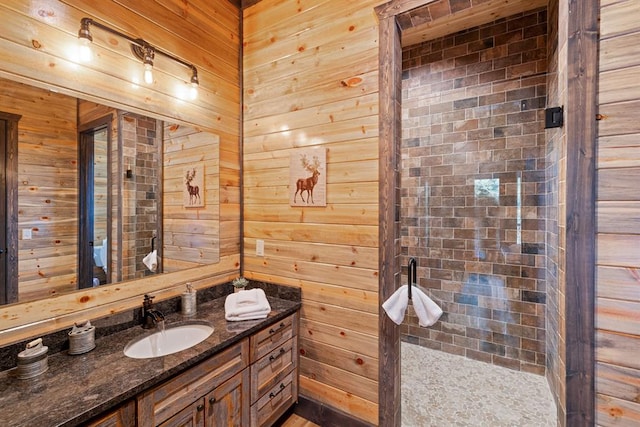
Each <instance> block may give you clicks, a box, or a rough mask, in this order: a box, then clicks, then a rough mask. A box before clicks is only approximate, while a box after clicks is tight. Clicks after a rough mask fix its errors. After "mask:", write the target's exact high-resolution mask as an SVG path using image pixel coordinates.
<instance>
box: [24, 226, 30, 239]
mask: <svg viewBox="0 0 640 427" xmlns="http://www.w3.org/2000/svg"><path fill="white" fill-rule="evenodd" d="M31 239H32V235H31V229H30V228H23V229H22V240H31Z"/></svg>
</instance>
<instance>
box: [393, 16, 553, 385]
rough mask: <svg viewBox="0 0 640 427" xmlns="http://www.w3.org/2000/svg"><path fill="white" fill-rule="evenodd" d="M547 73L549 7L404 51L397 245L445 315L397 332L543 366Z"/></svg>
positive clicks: (505, 361) (517, 364) (460, 350)
mask: <svg viewBox="0 0 640 427" xmlns="http://www.w3.org/2000/svg"><path fill="white" fill-rule="evenodd" d="M546 73H547V14H546V10H535V11H531V12H525V13H522V14H518V15H515V16H512V17H509V18H506V19H501V20H498V21H495V22H493V23H491V24H487V25H484V26H481V27H477V28H473V29H469V30H466V31H463V32H460V33H456V34H453V35H450V36H446V37H443V38H439V39H436V40H432V41H429V42H424V43H422V44H420V45H416V46H411V47H408V48H405V50H404V52H403V96H402V105H403V138H402V192H401V193H402V203H401V204H402V208H401V213H402V215H401V216H402V218H401V221H402V231H401V235H402V251H403V255H404V261H407V260H408V259H409V258H410V257H414V258H416V260H417V262H418V275H417V276H418V280H417V281H418V283H419V284H420V285H421V287H422V288H423V289H424V290H426V291H427V294H428V295H430V296H431V297H432V298H433V299H434V300H435V301H436V302H437V303H438V304H440V306H441V307H442V309H443V310H444V314H443V316H442V317H441V319H440V321H438V322H437V323H436V324H435V325H434V326H432V327H430V328H420V327H418V321H417V318H416V317H415V315H414V312H413V311H412V310H411V308H410V309H409V311H408V316H407V317H406V318H405V323H404V324H403V326H402V334H403V340H406V341H410V342H414V343H418V344H420V345H424V346H427V347H430V348H435V349H439V350H442V351H446V352H450V353H455V354H459V355H464V356H466V357H470V358H473V359H477V360H481V361H485V362H489V363H493V364H496V365H501V366H506V367H509V368H512V369H518V370H524V371H529V372H535V373H538V374H542V373H544V372H545V304H546V289H545V284H546V282H545V250H546V248H545V166H546V165H545V133H544V107H545V106H546V89H547V88H546V80H547V75H546ZM405 265H406V262H405ZM404 273H406V269H405V271H404Z"/></svg>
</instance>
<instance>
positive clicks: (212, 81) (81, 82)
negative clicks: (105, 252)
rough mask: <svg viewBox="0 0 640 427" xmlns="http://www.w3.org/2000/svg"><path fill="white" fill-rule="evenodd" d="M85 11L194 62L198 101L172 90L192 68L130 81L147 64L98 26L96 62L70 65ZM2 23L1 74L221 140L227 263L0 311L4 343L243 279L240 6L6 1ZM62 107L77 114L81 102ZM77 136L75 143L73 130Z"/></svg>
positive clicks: (159, 65)
mask: <svg viewBox="0 0 640 427" xmlns="http://www.w3.org/2000/svg"><path fill="white" fill-rule="evenodd" d="M84 16H89V17H92V18H95V19H96V20H98V21H100V22H102V23H105V24H107V25H110V26H112V27H113V28H116V29H118V30H120V31H123V32H126V33H128V34H130V35H132V36H135V37H142V38H144V39H145V40H147V41H148V42H150V43H151V44H154V45H157V46H158V47H161V48H162V49H164V50H165V51H167V52H171V53H173V54H175V55H176V56H178V57H180V58H182V59H184V60H186V61H188V62H191V63H193V64H194V65H195V66H196V67H197V68H198V76H199V78H200V88H199V94H198V98H197V100H195V101H184V100H182V99H178V97H177V96H176V95H174V87H173V85H174V84H182V83H180V82H182V81H183V80H184V79H188V78H189V77H190V74H189V73H188V70H187V69H185V67H182V66H179V65H177V64H175V63H172V62H171V61H165V60H162V59H161V58H156V62H155V70H154V76H155V80H156V81H155V83H154V84H153V85H152V86H151V87H149V86H142V85H140V86H133V85H132V84H131V80H130V79H131V76H132V75H134V74H136V73H137V75H140V72H141V64H140V62H139V61H138V60H136V59H134V58H132V56H131V54H130V51H129V48H128V46H127V44H126V43H123V41H122V40H120V39H118V38H117V37H115V36H112V35H109V34H108V33H105V32H101V31H100V30H99V29H95V31H94V32H93V35H94V44H93V47H94V52H95V55H94V57H95V60H94V61H93V62H91V63H89V64H87V65H77V64H76V63H74V62H72V61H71V60H70V56H71V54H70V53H69V52H70V51H69V48H71V47H72V46H75V45H76V43H77V33H78V29H79V26H80V19H81V18H82V17H84ZM0 26H1V27H2V32H1V34H0V51H2V52H3V61H2V62H0V77H7V78H10V79H12V80H16V81H20V82H24V83H29V84H35V85H38V86H39V87H43V88H54V89H56V90H58V91H60V92H61V93H66V94H70V95H72V96H78V97H81V98H85V99H88V100H91V101H94V102H99V103H101V104H105V105H108V106H112V107H119V108H122V109H125V110H128V111H132V112H136V113H139V114H142V115H147V116H151V117H155V118H160V119H164V120H168V121H169V120H170V121H174V122H176V121H177V122H182V123H187V124H190V125H193V126H195V127H198V128H200V129H202V130H206V131H208V132H212V133H215V134H216V135H218V136H219V138H220V153H219V158H220V177H219V180H220V262H219V263H217V264H211V265H205V266H202V267H196V268H193V269H189V270H186V271H183V272H180V273H168V274H164V275H161V276H157V277H149V278H145V279H141V280H138V281H132V282H129V283H128V284H127V285H125V286H107V287H104V288H100V290H99V291H94V290H87V291H82V292H76V293H74V294H69V295H64V296H60V297H58V298H55V299H48V300H41V301H39V302H37V303H34V304H30V305H29V306H28V307H27V306H25V305H23V304H17V305H10V306H3V307H0V318H2V319H3V320H2V322H1V323H0V345H4V344H8V343H11V342H16V341H19V340H21V339H26V338H28V337H31V336H33V335H37V334H41V333H43V332H44V331H47V330H51V329H63V328H66V327H68V326H69V325H71V324H73V322H74V321H75V320H80V319H83V318H93V317H98V316H103V315H107V314H109V313H110V312H112V311H114V310H124V309H127V308H131V307H137V306H139V305H140V304H141V301H142V296H141V295H142V294H144V293H154V294H156V295H157V296H158V298H159V299H164V298H168V297H171V296H174V295H178V294H179V293H180V292H182V290H183V288H184V282H185V281H192V282H194V286H196V287H204V286H211V285H213V284H215V283H220V282H224V281H227V280H230V279H232V278H233V277H235V276H237V275H238V273H239V269H240V231H241V230H240V172H239V171H240V154H239V153H240V150H239V137H240V71H239V70H240V62H239V61H240V11H239V8H238V5H234V4H233V3H231V2H229V1H216V2H210V1H206V0H192V1H189V2H188V3H186V2H183V1H181V0H158V1H154V2H139V1H136V0H119V1H113V0H107V1H100V2H95V1H91V0H64V1H49V2H46V3H39V4H38V5H33V2H30V1H27V0H7V1H3V2H2V5H0ZM185 70H186V71H185ZM59 110H60V111H62V110H64V111H69V112H70V113H72V114H73V115H74V117H75V112H76V109H75V107H73V108H65V109H62V108H60V109H59ZM74 120H75V118H74ZM73 135H74V136H73V146H74V149H75V145H76V144H75V131H74V133H73ZM74 176H75V174H74ZM74 264H75V261H74ZM54 313H57V314H54ZM25 325H26V326H25Z"/></svg>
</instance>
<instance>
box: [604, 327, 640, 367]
mask: <svg viewBox="0 0 640 427" xmlns="http://www.w3.org/2000/svg"><path fill="white" fill-rule="evenodd" d="M639 346H640V338H638V337H637V336H634V335H627V334H620V333H615V332H608V331H603V330H597V331H596V359H597V361H598V362H604V363H609V364H611V365H616V366H623V367H627V368H633V369H640V359H638V358H637V357H636V356H637V353H638V348H640V347H639Z"/></svg>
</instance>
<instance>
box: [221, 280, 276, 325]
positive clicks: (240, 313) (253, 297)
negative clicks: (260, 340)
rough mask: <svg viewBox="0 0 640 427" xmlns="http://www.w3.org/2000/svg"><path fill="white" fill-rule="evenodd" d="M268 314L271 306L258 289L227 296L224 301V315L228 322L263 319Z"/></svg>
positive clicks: (262, 291) (262, 292)
mask: <svg viewBox="0 0 640 427" xmlns="http://www.w3.org/2000/svg"><path fill="white" fill-rule="evenodd" d="M269 313H271V306H270V305H269V301H268V300H267V296H266V295H265V293H264V290H262V289H260V288H256V289H250V290H247V291H244V290H243V291H239V292H236V293H233V294H229V295H227V298H226V299H225V301H224V315H225V318H226V319H227V320H230V321H239V320H250V319H264V318H265V317H267V316H268V315H269Z"/></svg>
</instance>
